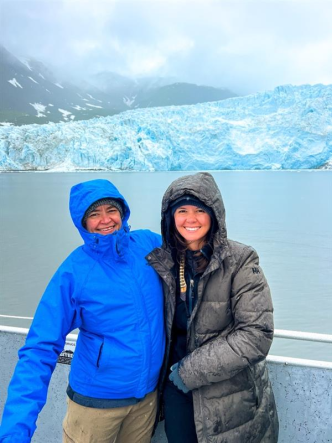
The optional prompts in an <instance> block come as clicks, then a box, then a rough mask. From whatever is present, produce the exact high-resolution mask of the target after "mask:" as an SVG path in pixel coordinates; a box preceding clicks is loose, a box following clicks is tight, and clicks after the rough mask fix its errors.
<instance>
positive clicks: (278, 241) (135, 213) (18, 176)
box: [0, 171, 332, 361]
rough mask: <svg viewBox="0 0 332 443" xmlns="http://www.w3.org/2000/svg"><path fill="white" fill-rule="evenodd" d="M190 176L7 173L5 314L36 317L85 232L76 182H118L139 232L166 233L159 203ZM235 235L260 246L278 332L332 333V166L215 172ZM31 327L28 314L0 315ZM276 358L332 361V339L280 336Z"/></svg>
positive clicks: (0, 224) (0, 195) (2, 194)
mask: <svg viewBox="0 0 332 443" xmlns="http://www.w3.org/2000/svg"><path fill="white" fill-rule="evenodd" d="M181 175H184V174H183V173H181V172H178V173H176V172H160V173H130V172H128V173H127V172H122V173H5V174H0V232H1V234H0V245H1V252H0V288H1V289H0V291H1V292H0V300H1V304H0V314H11V315H16V316H27V317H31V316H33V314H34V311H35V308H36V306H37V303H38V300H39V298H40V297H41V295H42V293H43V291H44V289H45V286H46V285H47V283H48V281H49V279H50V278H51V276H52V275H53V273H54V272H55V270H56V269H57V267H58V265H59V264H60V263H61V262H62V261H63V260H64V259H65V258H66V256H67V255H68V254H69V253H70V252H71V251H72V250H73V249H74V248H75V247H76V246H78V245H80V244H81V238H80V236H79V234H78V232H77V231H76V229H75V228H74V226H73V225H72V222H71V218H70V215H69V212H68V196H69V191H70V188H71V186H72V185H73V184H76V183H78V182H81V181H85V180H91V179H94V178H107V179H109V180H111V181H112V182H113V183H114V184H115V185H116V186H117V187H118V188H119V189H120V191H121V192H122V193H123V194H124V195H125V197H126V198H127V200H128V202H129V205H130V207H131V210H132V216H131V218H130V221H131V226H132V229H138V228H149V229H152V230H154V231H157V232H160V229H159V222H160V202H161V198H162V195H163V193H164V191H165V190H166V188H167V186H168V185H169V184H170V183H171V182H172V181H173V180H174V179H175V178H177V177H179V176H181ZM213 176H214V177H215V179H216V181H217V183H218V185H219V187H220V189H221V192H222V195H223V198H224V202H225V206H226V221H227V227H228V236H229V238H232V239H235V240H238V241H241V242H244V243H247V244H251V245H252V246H254V247H255V248H256V249H257V251H258V253H259V255H260V259H261V264H262V267H263V269H264V271H265V274H266V276H267V278H268V281H269V284H270V286H271V290H272V296H273V301H274V307H275V325H276V328H278V329H291V330H302V331H308V332H320V333H328V334H332V321H331V312H332V204H331V191H332V171H312V172H308V171H301V172H295V171H294V172H288V171H257V172H254V171H248V172H234V171H230V172H228V171H227V172H213ZM0 323H1V324H6V325H12V326H21V327H28V326H29V324H30V321H29V320H13V319H11V320H8V319H3V318H0ZM271 354H274V355H281V354H283V355H288V356H293V357H307V358H317V359H326V360H329V361H332V345H328V344H315V343H305V342H299V341H292V340H282V339H276V340H275V341H274V344H273V347H272V350H271Z"/></svg>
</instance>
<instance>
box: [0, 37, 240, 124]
mask: <svg viewBox="0 0 332 443" xmlns="http://www.w3.org/2000/svg"><path fill="white" fill-rule="evenodd" d="M169 81H170V80H169V79H155V78H142V79H138V80H133V79H129V78H127V77H124V76H120V75H118V74H115V73H111V72H106V73H105V72H104V73H100V74H98V75H96V76H94V77H93V78H91V82H85V83H82V82H81V81H80V82H78V81H76V82H74V81H73V80H71V81H68V80H67V81H64V80H63V79H61V80H59V79H58V78H57V77H56V76H55V75H54V74H53V73H52V71H51V70H50V69H49V68H47V67H46V66H45V65H44V64H43V63H41V62H39V61H37V60H33V59H29V60H24V61H21V60H19V59H18V58H16V57H15V56H14V55H13V54H11V53H10V52H8V51H7V50H6V49H5V48H4V47H3V46H0V91H1V101H0V122H2V124H15V125H22V124H32V123H38V124H45V123H49V122H55V123H57V122H60V121H65V122H67V121H73V120H88V119H90V118H94V117H102V116H109V115H114V114H117V113H119V112H122V111H125V110H127V109H135V108H139V107H153V106H166V105H184V104H192V103H201V102H207V101H216V100H221V99H223V98H228V97H234V96H236V94H234V93H232V92H230V91H228V90H222V89H218V88H211V87H206V86H197V85H191V84H187V83H181V84H180V83H177V84H175V85H170V84H169ZM166 85H167V86H166ZM165 88H166V89H165ZM0 124H1V123H0Z"/></svg>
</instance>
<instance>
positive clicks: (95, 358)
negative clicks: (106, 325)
mask: <svg viewBox="0 0 332 443" xmlns="http://www.w3.org/2000/svg"><path fill="white" fill-rule="evenodd" d="M103 345H104V340H103V339H102V338H101V337H98V336H94V335H91V334H88V333H85V332H84V331H81V332H80V334H79V337H78V339H77V344H76V349H75V352H74V358H73V361H72V371H74V372H75V374H76V376H78V377H79V378H81V379H82V381H85V382H87V381H89V380H92V379H93V378H94V377H95V375H96V372H97V370H98V369H99V367H100V365H101V362H102V355H103ZM79 374H81V375H79Z"/></svg>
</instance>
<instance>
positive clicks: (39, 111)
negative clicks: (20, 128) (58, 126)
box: [29, 103, 47, 117]
mask: <svg viewBox="0 0 332 443" xmlns="http://www.w3.org/2000/svg"><path fill="white" fill-rule="evenodd" d="M29 104H30V105H31V106H32V107H33V108H35V110H36V111H37V115H36V117H45V111H46V108H47V106H44V105H42V104H41V103H29Z"/></svg>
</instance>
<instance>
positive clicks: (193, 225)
mask: <svg viewBox="0 0 332 443" xmlns="http://www.w3.org/2000/svg"><path fill="white" fill-rule="evenodd" d="M174 222H175V227H176V229H177V230H178V232H179V234H181V235H182V237H183V238H184V239H185V240H186V243H187V245H188V249H191V250H192V251H197V250H198V249H201V248H202V246H203V245H204V244H205V238H206V234H207V233H208V232H209V230H210V228H211V217H210V216H209V214H207V213H206V212H205V211H204V210H203V209H201V208H198V207H197V206H192V205H185V206H180V207H179V208H177V209H176V211H175V213H174Z"/></svg>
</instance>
